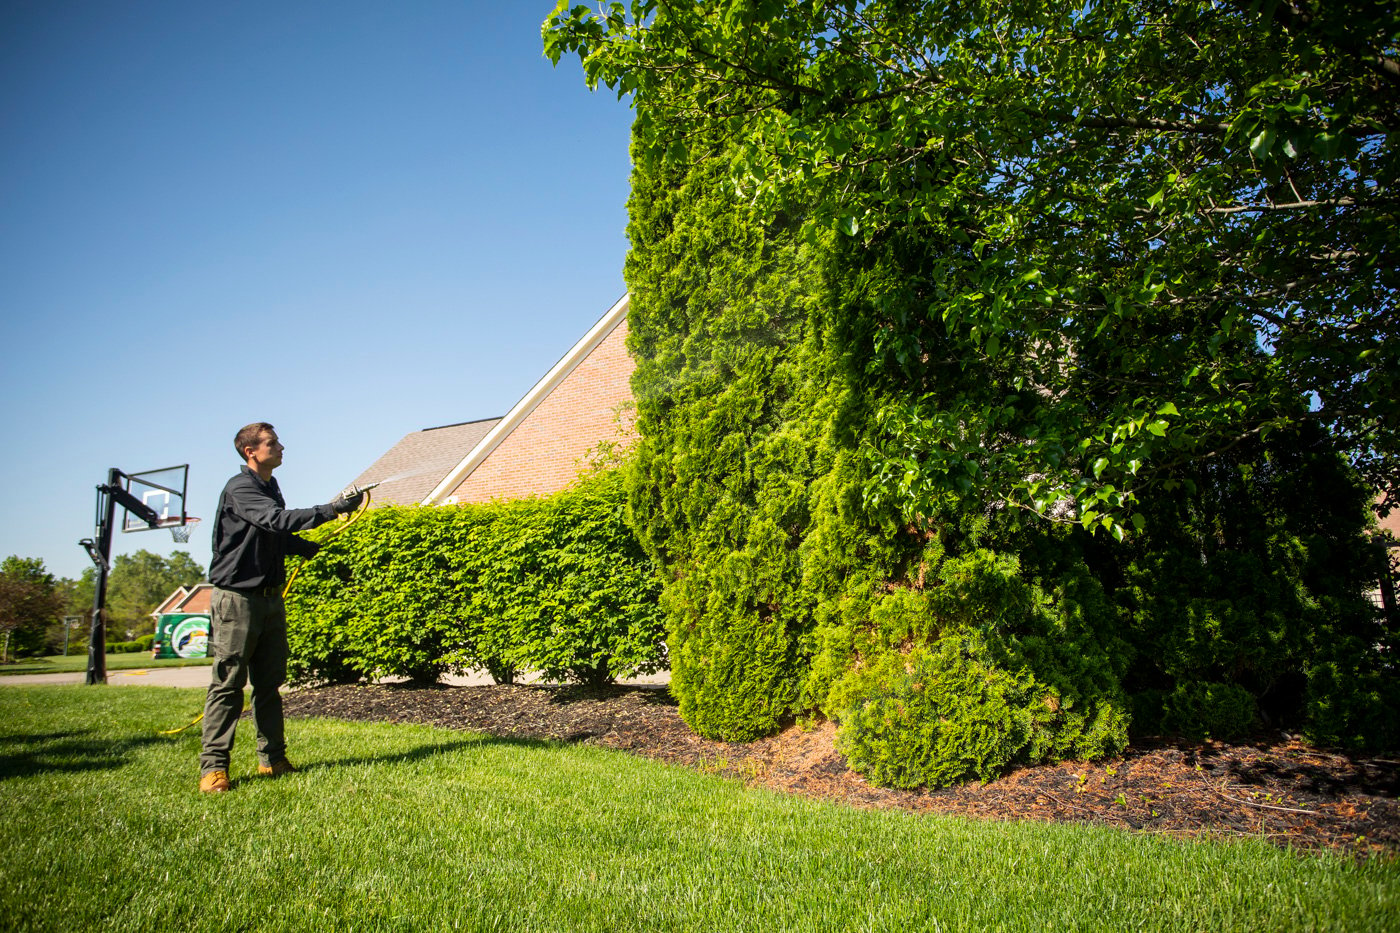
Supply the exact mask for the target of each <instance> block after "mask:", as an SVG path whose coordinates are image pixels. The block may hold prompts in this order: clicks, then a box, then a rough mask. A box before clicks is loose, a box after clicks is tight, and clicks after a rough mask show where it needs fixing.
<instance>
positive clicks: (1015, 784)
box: [284, 684, 1400, 858]
mask: <svg viewBox="0 0 1400 933" xmlns="http://www.w3.org/2000/svg"><path fill="white" fill-rule="evenodd" d="M284 704H285V710H286V715H288V716H320V717H330V718H337V719H348V720H360V721H378V722H412V723H423V724H427V725H434V726H443V727H446V728H450V729H463V730H471V731H476V732H485V733H488V734H491V735H494V736H498V737H503V738H519V739H533V740H545V741H559V742H587V743H590V744H594V745H599V746H602V747H605V748H612V749H618V750H621V751H626V752H629V753H631V754H636V755H642V756H645V757H647V758H653V759H656V760H658V761H663V762H666V763H668V764H673V765H680V766H683V767H689V768H695V769H698V770H702V771H705V772H709V773H713V774H719V775H723V776H726V777H731V778H737V779H739V780H742V781H743V782H745V783H746V784H749V785H752V786H758V787H766V788H770V789H773V790H777V791H782V792H785V793H791V794H801V795H803V796H807V797H813V798H819V799H822V800H829V801H837V802H841V803H845V804H850V805H854V806H860V807H871V808H885V809H902V810H909V811H914V812H925V813H944V814H957V815H961V816H967V817H974V818H981V819H997V820H1012V819H1016V820H1040V821H1047V822H1072V823H1097V824H1102V825H1108V826H1117V827H1121V828H1123V829H1128V830H1139V831H1145V832H1153V833H1161V834H1166V835H1173V836H1187V837H1195V836H1254V837H1258V838H1262V839H1267V840H1269V841H1270V842H1274V843H1277V844H1279V845H1283V846H1287V847H1291V848H1296V849H1304V850H1322V849H1330V850H1333V851H1339V852H1345V853H1351V854H1355V855H1359V856H1381V857H1386V858H1393V857H1395V855H1396V854H1397V853H1400V799H1397V798H1400V762H1396V761H1394V760H1390V759H1379V758H1371V759H1367V758H1359V757H1353V756H1348V755H1342V754H1336V753H1332V752H1328V751H1323V750H1320V749H1317V748H1312V747H1310V746H1308V745H1305V744H1303V743H1302V742H1300V741H1298V740H1297V739H1295V738H1293V737H1290V736H1286V735H1275V736H1271V737H1261V738H1259V739H1258V740H1256V741H1250V742H1242V743H1237V744H1228V743H1223V742H1206V743H1203V744H1202V743H1186V742H1177V741H1172V740H1166V739H1163V740H1150V741H1142V742H1139V743H1136V744H1134V745H1133V746H1132V747H1130V748H1129V749H1128V750H1127V751H1126V752H1125V753H1124V754H1123V756H1122V757H1121V758H1117V759H1114V760H1112V761H1107V762H1098V763H1094V764H1089V763H1086V762H1061V763H1059V764H1054V765H1043V766H1038V767H1029V768H1020V769H1017V770H1015V771H1013V772H1011V773H1010V774H1008V775H1007V776H1005V777H1003V778H1001V779H1000V780H997V781H993V782H992V783H990V784H976V783H973V784H965V785H962V786H959V787H950V788H943V789H941V790H935V791H922V790H921V791H902V790H892V789H889V788H881V787H872V786H871V785H870V784H868V783H866V781H865V780H864V779H863V778H862V777H861V776H860V775H859V774H857V773H855V772H853V771H851V770H850V769H849V768H848V767H847V765H846V760H845V758H844V757H843V756H842V755H840V754H839V753H838V752H836V751H835V749H834V748H833V746H832V740H833V737H834V735H835V727H834V725H832V724H830V723H824V724H822V725H819V726H817V727H816V728H813V729H807V730H804V729H801V728H799V727H796V726H794V727H792V728H789V729H787V730H785V731H783V732H782V733H780V734H778V735H776V736H773V737H772V738H768V739H763V740H760V741H757V742H750V743H733V742H717V741H712V740H710V739H704V738H701V737H700V736H698V735H696V734H695V733H693V732H691V731H690V729H689V727H688V726H686V724H685V723H684V722H683V721H682V720H681V718H680V714H679V713H678V711H677V709H676V705H675V701H674V700H672V698H671V696H670V694H669V693H668V692H667V691H666V690H665V688H647V687H608V688H604V689H594V690H590V689H585V688H582V687H567V686H565V687H560V686H519V685H516V686H505V685H501V686H480V687H470V686H464V687H448V686H430V687H425V686H414V685H409V684H392V685H383V684H381V685H363V684H356V685H337V686H330V687H322V688H316V689H306V690H298V691H294V692H292V693H289V694H287V696H286V698H285V700H284Z"/></svg>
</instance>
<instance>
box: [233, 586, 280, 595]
mask: <svg viewBox="0 0 1400 933" xmlns="http://www.w3.org/2000/svg"><path fill="white" fill-rule="evenodd" d="M219 589H221V590H228V591H229V592H230V593H237V594H238V595H239V596H281V595H282V587H281V585H280V584H279V585H277V586H221V587H219Z"/></svg>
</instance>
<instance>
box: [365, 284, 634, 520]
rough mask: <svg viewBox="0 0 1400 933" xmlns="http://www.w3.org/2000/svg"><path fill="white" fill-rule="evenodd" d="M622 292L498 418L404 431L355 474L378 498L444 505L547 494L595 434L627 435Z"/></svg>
mask: <svg viewBox="0 0 1400 933" xmlns="http://www.w3.org/2000/svg"><path fill="white" fill-rule="evenodd" d="M627 308H628V298H627V296H626V295H624V296H623V297H622V298H621V299H619V300H618V302H617V303H616V304H614V305H613V306H612V307H611V308H609V309H608V311H607V313H606V314H604V315H603V316H602V318H600V319H599V320H598V322H597V323H596V324H594V325H593V326H592V327H591V328H589V330H588V333H586V334H584V335H583V337H582V338H581V339H580V340H579V341H578V342H577V343H575V344H574V346H573V347H572V348H570V350H569V352H568V353H566V354H564V356H563V358H562V359H560V360H559V362H557V363H555V364H554V366H553V367H551V368H550V370H549V372H547V373H545V374H544V376H543V377H542V378H541V379H540V380H539V381H538V382H537V383H535V385H534V387H533V388H531V389H530V391H529V392H527V393H525V396H524V397H523V398H521V400H520V401H519V402H517V403H516V404H515V405H514V407H512V408H511V410H510V411H508V412H506V413H505V415H503V416H501V417H500V418H488V419H485V420H481V421H470V422H465V423H462V424H455V425H446V426H443V427H439V428H428V429H426V430H423V431H415V432H413V433H412V434H408V435H405V436H404V437H403V438H402V439H401V440H400V441H399V442H398V443H397V444H395V445H394V446H393V447H392V448H390V449H389V450H388V451H387V452H386V453H385V454H384V455H383V456H381V457H380V458H379V459H378V460H376V461H375V462H374V463H373V464H371V465H370V467H369V468H368V469H366V470H365V471H364V472H363V473H361V474H360V475H359V476H357V477H356V478H355V480H354V482H355V484H356V485H364V484H366V483H373V482H379V483H381V484H382V485H380V486H379V488H377V489H376V490H375V491H374V493H373V495H374V501H375V502H377V503H389V502H393V503H398V504H401V505H410V504H421V505H449V504H452V503H457V502H488V501H490V500H492V499H515V498H521V497H524V496H532V495H546V494H548V493H551V492H557V491H558V490H560V489H563V488H564V487H565V486H567V485H569V483H571V482H573V480H574V479H575V478H576V477H577V476H578V473H579V469H580V466H581V465H583V464H584V463H585V461H586V460H587V459H588V455H589V453H590V451H593V450H595V449H596V448H598V446H599V444H600V443H608V442H611V443H616V444H619V445H626V444H627V443H629V442H630V440H631V438H632V437H633V434H632V430H631V424H630V420H629V419H628V418H627V417H626V415H627V412H628V411H629V410H630V407H631V403H632V390H631V384H630V381H631V377H632V371H633V370H634V369H635V368H636V364H635V363H633V361H632V358H631V357H630V356H628V355H627V348H626V338H627Z"/></svg>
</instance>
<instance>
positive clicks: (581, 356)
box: [419, 293, 631, 505]
mask: <svg viewBox="0 0 1400 933" xmlns="http://www.w3.org/2000/svg"><path fill="white" fill-rule="evenodd" d="M630 298H631V294H630V293H628V294H625V295H623V296H622V297H621V298H619V299H618V300H617V303H616V304H614V305H613V306H612V307H611V308H609V309H608V311H607V313H606V314H604V315H603V316H602V317H601V318H599V320H598V323H596V324H594V325H593V326H592V327H591V328H590V329H589V331H588V333H586V334H584V335H583V339H581V340H579V342H578V343H576V344H574V345H573V347H572V348H570V350H569V352H568V353H565V354H564V356H563V358H562V359H560V360H559V362H557V363H555V364H554V366H553V368H551V369H550V370H549V372H547V373H545V374H544V378H542V379H540V381H539V382H537V383H535V385H534V387H533V388H532V389H530V391H529V392H526V393H525V397H524V398H522V399H521V400H520V401H518V402H516V403H515V407H514V408H512V409H511V410H510V411H508V412H506V413H505V415H504V416H503V417H502V418H501V420H500V421H499V422H497V424H496V426H495V427H493V428H492V429H491V430H490V431H489V432H487V434H486V436H485V437H483V438H482V439H481V440H480V441H478V442H477V445H476V446H475V447H473V448H472V449H471V450H470V451H468V452H467V455H466V456H465V457H463V458H462V461H461V462H460V463H458V464H457V465H456V466H455V467H453V468H452V470H451V472H449V473H448V474H447V475H446V476H445V477H443V479H442V482H440V483H438V484H437V485H436V486H434V487H433V490H432V492H430V493H428V495H427V496H425V497H424V499H423V501H422V502H421V503H419V504H420V505H441V504H442V500H443V499H445V498H446V497H447V496H448V495H450V494H451V492H452V490H454V489H456V488H457V487H458V486H459V485H461V483H462V480H464V479H466V478H467V477H468V476H470V475H471V473H472V471H473V470H475V469H476V468H477V467H478V466H480V465H481V462H482V461H483V460H485V459H486V458H487V457H489V456H491V453H492V451H494V450H495V449H496V448H497V447H498V446H500V444H501V442H502V441H503V440H505V439H506V438H507V437H509V436H510V432H512V431H514V430H515V429H516V427H518V426H519V425H520V423H521V422H522V421H524V420H525V419H526V418H528V417H529V416H530V414H531V412H533V411H534V410H535V409H536V408H538V407H539V404H540V403H541V402H543V401H544V400H545V399H546V398H548V397H549V394H550V393H551V392H553V391H554V390H555V389H556V388H557V387H558V386H559V383H561V382H563V381H564V380H565V379H566V378H568V376H569V374H570V373H572V372H573V371H574V370H575V369H576V368H578V365H579V364H580V363H582V362H583V361H584V360H585V359H587V358H588V355H589V354H590V353H592V352H593V351H594V350H596V349H597V348H598V345H599V344H600V343H602V342H603V341H604V340H605V339H607V336H608V335H609V334H611V333H612V332H613V330H614V329H616V327H617V325H618V324H620V323H621V322H622V320H623V319H624V318H626V317H627V307H628V304H629V299H630Z"/></svg>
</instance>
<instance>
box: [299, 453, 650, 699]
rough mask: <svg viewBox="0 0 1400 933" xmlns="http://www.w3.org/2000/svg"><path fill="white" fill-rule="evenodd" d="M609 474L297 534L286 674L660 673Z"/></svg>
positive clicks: (579, 677) (645, 579)
mask: <svg viewBox="0 0 1400 933" xmlns="http://www.w3.org/2000/svg"><path fill="white" fill-rule="evenodd" d="M624 511H625V507H624V504H623V493H622V486H621V482H620V480H619V478H618V477H617V475H616V474H615V473H607V472H602V473H596V474H594V475H592V476H590V477H588V478H587V479H584V480H582V481H581V482H580V483H579V484H578V485H576V486H575V487H573V488H570V489H568V490H565V491H563V492H560V493H557V494H555V495H552V496H549V497H544V498H532V499H523V500H516V501H512V502H498V503H491V504H485V505H460V506H447V507H433V508H422V507H416V506H415V507H399V506H385V507H381V508H375V509H372V510H370V511H368V512H366V513H364V514H363V515H362V516H360V517H359V518H358V519H356V520H355V521H354V522H353V523H352V524H349V525H341V524H340V523H332V524H330V525H326V526H322V527H321V528H319V529H317V530H316V531H315V532H312V533H311V534H310V535H308V537H311V538H313V539H315V540H318V541H319V542H320V543H321V544H322V548H321V551H320V552H319V553H318V554H317V555H316V556H315V557H314V558H312V559H310V560H307V561H301V562H290V563H291V567H292V571H291V572H293V573H295V577H294V578H293V580H292V586H291V588H290V591H289V592H288V595H287V620H288V640H289V642H290V646H291V654H292V657H291V664H290V672H289V673H290V676H291V678H292V680H293V681H295V682H315V683H343V682H353V681H358V680H366V679H377V678H380V677H386V676H393V677H407V678H410V679H412V680H415V681H424V682H432V681H435V680H437V679H438V677H439V676H440V675H442V674H443V673H445V672H462V671H468V670H480V669H484V670H486V671H489V672H490V674H491V675H492V676H493V677H494V678H495V680H496V681H497V682H498V683H511V682H513V681H514V679H515V677H516V676H517V675H518V674H520V673H522V672H526V671H529V672H538V673H540V674H542V675H543V676H544V677H545V678H546V679H549V680H572V681H577V682H581V683H588V684H599V683H608V682H611V681H613V680H615V679H617V678H619V677H629V676H635V675H639V674H649V673H653V672H655V671H657V670H661V669H664V668H665V666H666V663H667V661H666V650H665V643H664V628H663V623H662V618H661V613H660V610H659V609H658V606H657V601H658V586H657V583H656V573H655V570H654V567H653V564H652V562H651V561H650V560H649V559H648V558H647V557H646V556H645V555H644V554H643V553H642V551H641V548H640V547H639V546H638V544H637V541H636V538H635V537H634V535H633V534H632V533H631V531H630V530H629V529H628V527H627V524H626V521H625V516H624Z"/></svg>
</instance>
